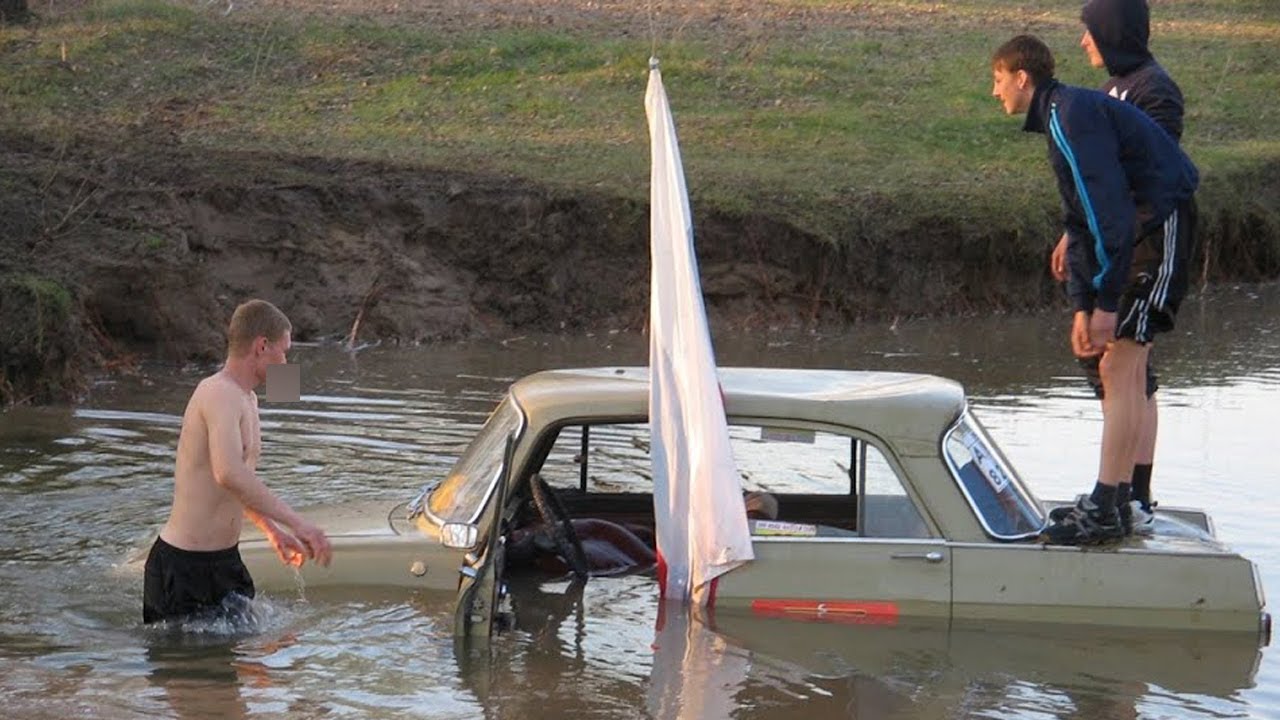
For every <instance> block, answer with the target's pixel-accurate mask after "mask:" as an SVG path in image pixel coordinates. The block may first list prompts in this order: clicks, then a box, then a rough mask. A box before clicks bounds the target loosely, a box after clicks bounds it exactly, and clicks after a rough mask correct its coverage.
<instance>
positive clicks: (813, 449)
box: [729, 425, 930, 538]
mask: <svg viewBox="0 0 1280 720" xmlns="http://www.w3.org/2000/svg"><path fill="white" fill-rule="evenodd" d="M729 437H730V442H731V445H732V447H733V457H734V461H735V462H736V463H737V466H738V470H739V472H741V473H742V476H743V486H744V487H745V488H746V489H748V490H757V489H758V490H765V491H768V492H771V493H775V494H783V495H787V496H792V497H794V496H795V495H799V494H803V495H808V496H810V497H809V498H794V499H793V500H792V502H793V503H804V505H805V507H804V508H794V510H795V511H802V512H803V515H805V516H808V518H809V519H811V520H814V521H818V522H819V523H820V524H821V525H829V526H832V527H835V528H841V529H846V530H852V531H854V532H856V534H857V535H859V536H862V537H875V538H927V537H930V533H929V528H928V526H927V525H926V524H925V522H924V518H923V517H922V516H921V515H920V511H919V510H918V509H917V508H916V506H915V502H914V501H913V500H912V499H911V497H910V496H909V495H908V494H907V491H906V488H905V487H904V486H903V483H902V479H901V478H900V477H899V476H898V473H897V471H896V470H895V468H894V466H893V465H892V464H891V463H890V462H889V460H888V458H886V457H885V455H884V453H883V452H882V451H881V450H880V449H879V448H878V447H877V446H875V445H874V444H872V443H870V442H867V441H865V440H863V439H860V438H855V437H851V436H849V435H843V434H839V433H833V432H827V431H823V430H810V429H793V428H777V427H761V426H748V425H734V426H731V427H730V428H729ZM842 498H843V499H842ZM824 506H825V507H824ZM833 510H834V511H835V512H832V511H833ZM788 515H789V513H788V508H787V501H786V499H784V500H782V501H780V503H779V519H782V520H788V519H791V518H790V517H788ZM793 516H794V515H793ZM796 519H800V520H803V519H805V518H804V517H799V518H796ZM819 534H820V535H824V534H829V535H837V536H839V535H844V534H845V533H836V532H820V533H819Z"/></svg>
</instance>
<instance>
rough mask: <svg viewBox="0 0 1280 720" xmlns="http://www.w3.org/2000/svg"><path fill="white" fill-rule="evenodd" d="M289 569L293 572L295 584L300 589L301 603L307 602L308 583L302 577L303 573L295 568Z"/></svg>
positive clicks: (299, 598) (299, 597)
mask: <svg viewBox="0 0 1280 720" xmlns="http://www.w3.org/2000/svg"><path fill="white" fill-rule="evenodd" d="M289 569H290V570H293V584H294V586H295V587H297V588H298V600H299V602H304V603H305V602H307V581H306V579H305V578H303V577H302V571H301V570H299V569H298V568H297V567H294V566H290V567H289Z"/></svg>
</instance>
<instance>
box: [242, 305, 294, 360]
mask: <svg viewBox="0 0 1280 720" xmlns="http://www.w3.org/2000/svg"><path fill="white" fill-rule="evenodd" d="M292 330H293V325H292V324H291V323H290V322H289V318H287V317H285V314H284V313H282V312H280V308H278V307H276V306H275V305H272V304H271V303H269V302H267V301H266V300H249V301H248V302H244V303H241V304H240V307H237V308H236V311H235V312H234V313H232V314H231V324H230V325H228V326H227V354H229V355H235V356H239V355H243V354H245V353H247V352H248V351H249V349H250V348H252V347H253V341H254V340H257V339H258V338H260V337H265V338H266V339H267V340H270V341H271V342H275V341H277V340H279V339H280V338H282V337H284V334H285V333H286V332H291V331H292Z"/></svg>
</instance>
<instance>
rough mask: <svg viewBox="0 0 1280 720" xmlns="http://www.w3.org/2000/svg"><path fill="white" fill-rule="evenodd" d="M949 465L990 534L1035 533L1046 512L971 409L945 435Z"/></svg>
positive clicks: (1007, 537) (1015, 535)
mask: <svg viewBox="0 0 1280 720" xmlns="http://www.w3.org/2000/svg"><path fill="white" fill-rule="evenodd" d="M943 449H944V451H945V452H946V456H947V465H948V467H950V468H951V474H952V475H954V476H955V479H956V482H957V483H959V485H960V489H961V490H963V491H964V496H965V498H967V499H968V500H969V505H971V506H972V507H973V510H974V512H975V513H977V515H978V519H979V520H980V521H981V522H982V527H983V528H984V529H985V530H986V531H987V534H989V535H991V536H992V537H994V538H997V539H1000V540H1017V539H1021V538H1025V537H1030V536H1032V535H1036V534H1038V533H1039V532H1040V530H1041V528H1043V527H1044V522H1045V521H1044V515H1043V514H1042V513H1041V510H1040V506H1039V504H1038V503H1036V501H1035V500H1034V499H1033V498H1032V496H1031V493H1029V492H1028V491H1027V489H1026V487H1024V486H1023V484H1022V481H1021V480H1019V479H1018V476H1017V474H1016V473H1014V472H1013V469H1012V468H1010V467H1009V464H1008V462H1007V461H1006V460H1005V459H1004V457H1003V456H1002V455H1000V453H999V452H998V451H997V450H996V447H995V444H994V443H992V442H991V438H990V437H988V436H987V431H986V430H985V429H984V428H983V427H982V425H981V424H980V423H979V422H978V419H977V418H976V417H974V416H973V415H972V414H971V413H969V412H968V411H965V413H964V414H963V415H961V416H960V419H959V420H957V421H956V424H955V425H954V426H952V428H951V429H950V430H948V431H947V434H946V436H945V437H944V439H943Z"/></svg>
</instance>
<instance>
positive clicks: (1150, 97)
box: [1049, 0, 1183, 533]
mask: <svg viewBox="0 0 1280 720" xmlns="http://www.w3.org/2000/svg"><path fill="white" fill-rule="evenodd" d="M1080 20H1081V22H1083V23H1084V26H1085V31H1084V35H1083V36H1082V37H1081V38H1080V47H1082V48H1083V49H1084V51H1085V55H1086V56H1087V57H1088V58H1089V64H1090V65H1092V66H1093V67H1096V68H1101V67H1106V69H1107V72H1108V74H1109V75H1110V77H1109V78H1108V79H1107V81H1106V82H1105V83H1104V84H1103V85H1102V92H1104V93H1107V94H1108V95H1110V96H1111V97H1114V98H1117V99H1119V100H1122V101H1124V102H1128V103H1132V104H1133V105H1134V106H1136V107H1137V108H1138V109H1140V110H1142V111H1143V112H1145V113H1146V114H1147V115H1148V116H1149V117H1150V118H1151V119H1152V120H1155V122H1156V124H1157V125H1159V126H1160V127H1161V128H1163V129H1164V131H1165V132H1167V133H1169V135H1170V136H1171V137H1172V138H1173V139H1174V140H1180V139H1181V138H1182V114H1183V99H1182V90H1181V89H1180V88H1179V87H1178V84H1177V83H1175V82H1174V81H1173V78H1171V77H1169V74H1168V73H1167V72H1165V70H1164V68H1163V67H1161V66H1160V63H1158V62H1156V60H1155V57H1154V56H1152V54H1151V51H1150V50H1149V49H1148V47H1147V43H1148V40H1149V38H1150V34H1151V30H1150V11H1149V9H1148V7H1147V2H1146V0H1089V1H1088V2H1086V3H1085V4H1084V7H1083V8H1082V9H1081V11H1080ZM1066 251H1067V234H1066V233H1065V232H1064V233H1063V234H1062V237H1061V238H1059V240H1058V244H1057V246H1056V247H1054V250H1053V254H1052V256H1051V258H1050V263H1049V269H1050V272H1051V273H1052V274H1053V277H1054V278H1055V279H1057V280H1058V281H1059V282H1062V281H1064V280H1066V274H1067V270H1066V264H1067V263H1066ZM1080 365H1081V367H1083V368H1084V371H1085V377H1086V379H1087V380H1088V382H1089V385H1090V386H1091V387H1092V388H1093V391H1094V394H1095V395H1097V397H1098V398H1099V399H1102V397H1103V389H1102V380H1101V378H1100V377H1099V374H1098V358H1097V356H1094V357H1088V358H1080ZM1146 375H1147V403H1146V408H1145V411H1144V412H1143V417H1142V433H1141V435H1140V438H1139V442H1138V450H1137V452H1136V454H1135V457H1134V466H1133V474H1132V477H1131V483H1132V491H1131V492H1130V489H1129V487H1130V486H1129V483H1124V484H1122V485H1121V488H1120V495H1121V496H1122V497H1121V505H1120V508H1121V516H1122V517H1121V519H1122V521H1124V523H1125V527H1126V529H1132V530H1133V531H1135V532H1139V533H1148V532H1150V531H1151V529H1152V527H1153V523H1152V521H1153V519H1154V518H1153V516H1152V514H1151V506H1152V500H1151V472H1152V464H1153V460H1154V457H1155V445H1156V430H1157V428H1158V427H1159V411H1158V406H1157V402H1156V398H1155V392H1156V390H1157V388H1158V387H1159V382H1158V379H1157V377H1156V374H1155V372H1154V370H1153V369H1152V366H1151V360H1150V358H1148V362H1147V370H1146ZM1130 495H1132V504H1130V503H1129V502H1128V499H1129V497H1130Z"/></svg>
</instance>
